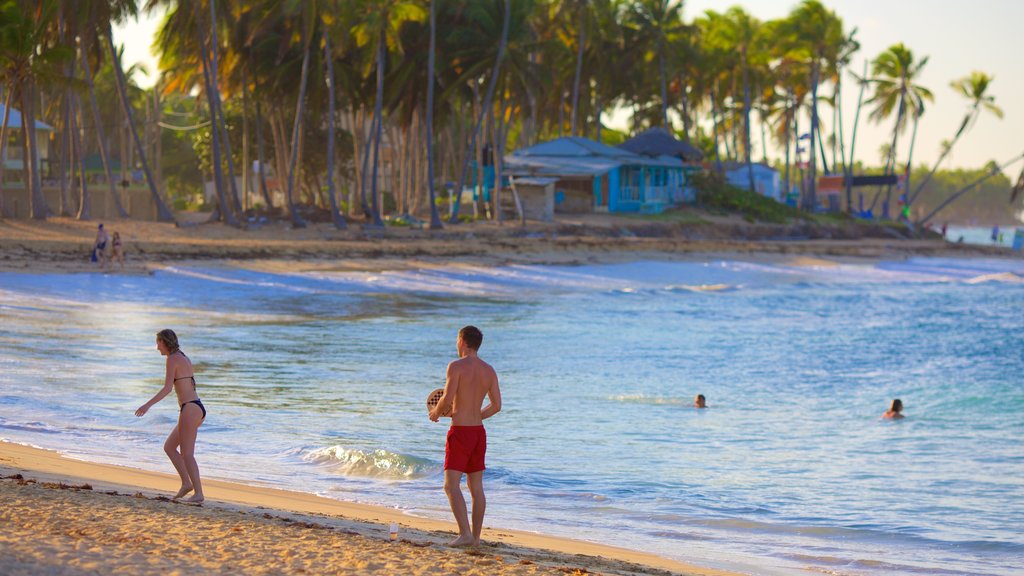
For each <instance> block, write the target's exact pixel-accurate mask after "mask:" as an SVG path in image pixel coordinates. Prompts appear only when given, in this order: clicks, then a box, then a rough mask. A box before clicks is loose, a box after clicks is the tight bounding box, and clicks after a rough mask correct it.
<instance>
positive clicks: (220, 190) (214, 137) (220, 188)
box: [193, 2, 238, 226]
mask: <svg viewBox="0 0 1024 576" xmlns="http://www.w3.org/2000/svg"><path fill="white" fill-rule="evenodd" d="M193 7H194V14H195V20H196V28H197V29H198V35H199V59H200V63H201V65H202V69H203V84H204V88H205V90H204V92H205V93H206V105H207V107H208V108H209V109H210V144H211V146H210V148H211V153H212V155H213V158H212V163H213V166H212V169H213V187H214V189H215V190H216V192H217V210H216V211H214V213H213V214H211V217H212V216H216V215H219V216H220V218H223V219H224V222H225V223H227V224H228V225H229V226H238V220H237V218H236V217H235V212H234V211H233V210H232V207H231V206H230V205H229V204H228V202H227V194H226V193H225V191H224V171H223V170H224V168H223V165H222V164H221V149H220V130H218V129H217V128H218V126H217V103H216V101H215V100H214V95H213V75H214V74H216V71H214V70H212V64H211V63H210V58H209V56H208V54H207V53H206V34H205V33H204V32H203V25H202V19H201V18H200V17H199V3H198V2H196V3H195V4H193Z"/></svg>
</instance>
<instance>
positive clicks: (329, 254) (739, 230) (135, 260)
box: [0, 218, 1022, 274]
mask: <svg viewBox="0 0 1024 576" xmlns="http://www.w3.org/2000/svg"><path fill="white" fill-rule="evenodd" d="M107 225H108V227H109V229H110V230H112V231H113V230H120V231H121V235H122V238H123V240H124V246H125V253H126V263H125V267H124V270H123V271H122V270H120V269H119V268H118V269H112V270H111V271H112V272H114V273H130V274H148V273H151V272H152V270H154V269H159V268H160V267H163V266H168V265H175V264H183V263H193V262H203V263H221V262H222V263H228V264H230V263H238V262H273V261H287V262H289V263H291V264H292V265H294V264H295V263H302V264H307V265H310V266H313V267H315V268H320V267H323V266H327V265H333V266H334V267H335V268H336V269H338V270H348V271H371V272H372V271H381V270H396V269H409V268H416V267H432V266H439V265H443V264H451V263H453V262H457V263H459V264H466V265H480V266H487V267H491V266H505V265H578V264H595V263H614V262H623V261H635V260H643V259H669V260H675V259H687V260H692V259H706V258H708V257H715V256H726V257H730V256H731V257H743V258H754V259H762V258H768V259H772V258H787V257H801V256H804V257H819V258H843V259H854V260H859V259H870V260H879V259H904V258H907V257H912V256H925V257H998V258H1020V257H1022V254H1021V253H1020V252H1014V251H1012V250H1010V249H1009V248H1002V247H994V246H976V245H966V244H951V243H949V242H946V241H944V240H941V239H937V238H934V239H912V240H911V239H905V238H899V237H896V236H888V237H885V234H881V232H885V231H887V230H890V229H884V228H878V229H877V230H876V229H872V230H874V232H878V233H879V234H878V235H875V236H857V237H851V236H854V235H853V234H852V233H851V231H850V230H849V229H847V228H843V227H836V228H834V229H833V228H823V227H821V226H818V227H808V226H802V225H795V226H788V225H765V224H747V223H743V222H742V221H740V222H739V223H736V222H727V223H724V224H706V223H702V224H679V223H650V222H645V221H635V220H623V219H621V218H619V219H583V220H580V221H574V222H560V223H556V224H540V223H530V224H529V225H528V226H526V227H520V226H518V225H513V224H508V225H504V226H499V225H496V224H493V223H473V224H462V225H459V226H457V227H450V228H448V229H445V230H442V231H435V232H431V231H427V230H416V229H396V228H386V229H384V230H364V229H358V228H356V227H354V226H353V227H352V228H351V229H349V230H335V229H334V228H333V227H331V226H330V225H329V224H313V225H310V226H309V227H307V228H304V229H292V228H290V227H288V226H286V225H283V224H281V223H270V224H267V225H264V226H262V227H260V228H259V229H253V230H239V229H235V228H230V227H227V226H224V225H222V224H199V225H190V226H185V227H176V226H175V225H173V224H163V223H156V222H140V221H133V220H120V221H108V222H107ZM874 232H873V233H874ZM94 235H95V227H94V223H93V222H80V221H77V220H73V219H70V218H55V219H51V220H48V221H45V222H27V221H13V220H0V272H36V273H79V272H103V270H101V269H100V268H99V266H98V265H96V264H94V263H90V262H89V258H88V255H89V251H90V250H91V246H92V242H93V237H94ZM812 235H816V236H812ZM878 236H883V237H878Z"/></svg>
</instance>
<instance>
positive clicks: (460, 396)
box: [445, 356, 498, 426]
mask: <svg viewBox="0 0 1024 576" xmlns="http://www.w3.org/2000/svg"><path fill="white" fill-rule="evenodd" d="M497 389H498V375H497V374H495V372H494V368H492V367H491V365H490V364H488V363H487V362H484V361H483V360H481V359H480V358H478V357H476V356H467V357H465V358H459V359H458V360H455V361H454V362H452V363H451V364H449V365H448V377H447V382H445V394H446V395H451V396H452V397H453V402H452V404H453V408H452V426H479V425H481V424H483V420H484V418H485V416H484V415H483V411H482V410H481V409H480V407H481V406H482V405H483V402H484V397H486V396H491V403H490V405H488V408H490V406H492V405H494V398H493V396H492V390H493V391H495V392H496V391H497ZM489 415H490V414H488V416H489Z"/></svg>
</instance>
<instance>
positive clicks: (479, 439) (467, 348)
mask: <svg viewBox="0 0 1024 576" xmlns="http://www.w3.org/2000/svg"><path fill="white" fill-rule="evenodd" d="M483 339H484V335H483V333H482V332H480V330H479V329H478V328H476V327H475V326H466V327H465V328H463V329H462V330H459V337H458V338H457V339H456V341H455V347H456V349H457V350H458V353H459V359H458V360H455V361H454V362H452V363H450V364H448V374H447V376H446V380H445V385H444V395H443V396H441V399H440V400H439V401H438V403H437V405H436V406H434V408H433V409H432V410H431V411H430V419H431V420H432V421H434V422H437V420H438V419H439V418H440V417H441V416H443V415H445V414H449V413H450V414H451V417H452V427H451V428H450V429H449V430H448V436H447V441H446V442H445V447H444V491H445V493H446V494H447V495H448V503H449V504H450V505H451V508H452V514H453V515H454V516H455V522H456V523H457V524H458V525H459V536H458V538H456V539H455V540H452V541H451V542H449V545H450V546H470V545H473V546H475V545H479V544H480V533H481V531H482V530H483V525H484V509H485V508H486V499H485V497H484V468H485V466H484V456H485V455H486V452H487V432H486V431H484V424H483V421H484V420H486V419H487V418H490V417H491V416H494V415H495V414H497V413H498V411H500V410H501V391H500V390H499V389H498V375H497V374H496V373H495V372H494V368H492V367H491V366H490V365H489V364H487V363H486V362H484V361H483V360H481V359H480V358H479V357H478V356H477V351H478V350H480V344H481V343H482V342H483ZM485 397H486V398H488V399H489V400H490V403H488V404H487V406H484V407H483V408H482V409H481V405H482V404H483V401H484V398H485ZM463 474H465V475H466V483H467V484H468V485H469V492H470V494H471V495H472V497H473V524H472V527H471V526H470V523H469V519H468V518H467V516H466V499H465V498H464V497H463V495H462V486H461V484H462V475H463Z"/></svg>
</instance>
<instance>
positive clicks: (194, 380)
mask: <svg viewBox="0 0 1024 576" xmlns="http://www.w3.org/2000/svg"><path fill="white" fill-rule="evenodd" d="M178 353H180V354H181V355H182V356H185V353H184V352H182V351H181V348H179V349H177V350H175V351H174V352H173V354H178ZM185 358H188V356H185ZM186 378H191V379H192V389H193V390H195V389H196V376H195V374H192V375H191V376H182V377H181V378H175V379H174V381H175V382H177V381H178V380H185V379H186Z"/></svg>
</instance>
